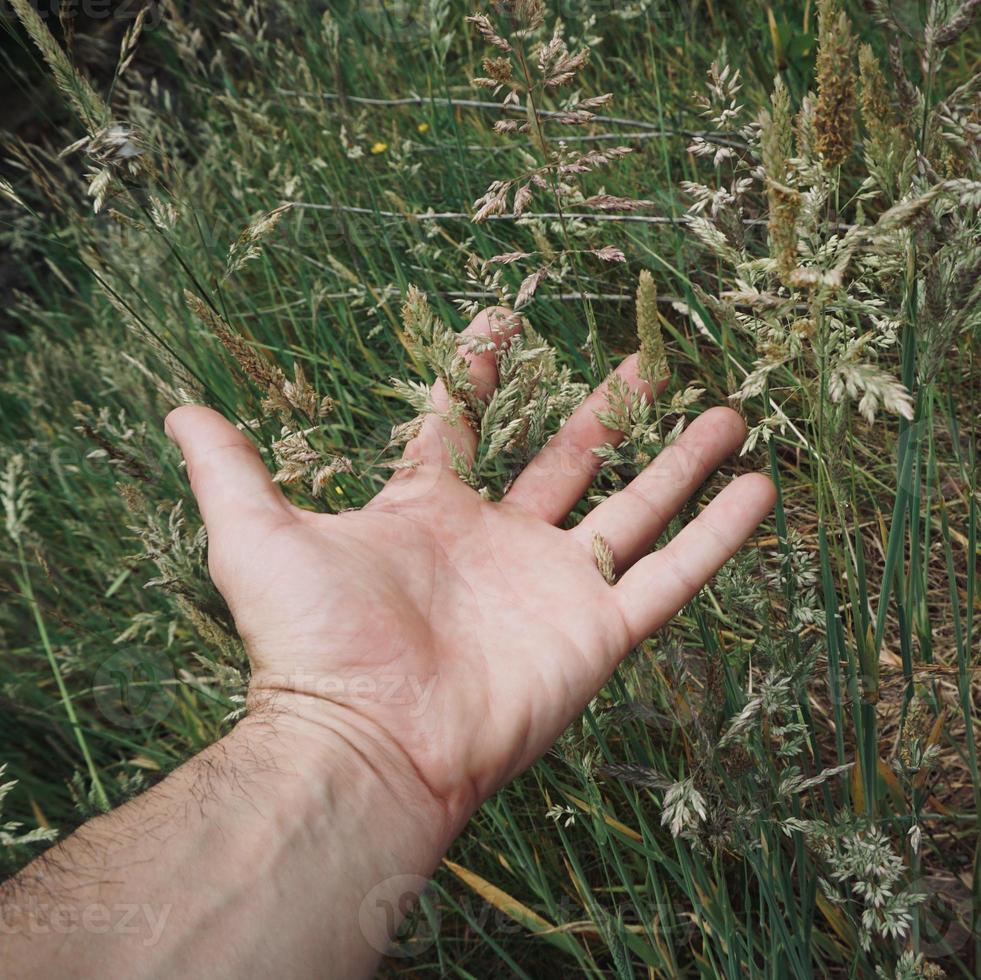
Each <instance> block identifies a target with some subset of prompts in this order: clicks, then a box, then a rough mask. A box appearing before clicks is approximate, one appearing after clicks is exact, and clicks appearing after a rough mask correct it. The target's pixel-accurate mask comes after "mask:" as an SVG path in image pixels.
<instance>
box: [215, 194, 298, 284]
mask: <svg viewBox="0 0 981 980" xmlns="http://www.w3.org/2000/svg"><path fill="white" fill-rule="evenodd" d="M292 207H293V205H292V204H281V205H280V206H279V207H278V208H273V209H272V210H271V211H266V212H264V213H263V214H260V215H258V216H256V217H255V218H253V219H252V221H250V222H249V224H248V225H247V226H246V228H245V229H244V230H243V231H242V234H241V235H239V236H238V238H237V239H236V240H235V241H234V242H232V244H231V247H230V248H229V249H228V261H227V263H226V266H225V274H224V276H223V277H222V278H223V279H227V278H228V277H229V276H232V275H234V274H235V273H236V272H238V271H239V270H240V269H241V268H242V266H244V265H245V264H246V262H251V261H253V260H254V259H257V258H259V256H260V255H261V254H262V240H263V239H264V238H265V237H266V236H267V235H270V234H272V232H273V231H274V230H275V228H276V226H277V225H278V224H279V222H280V219H281V218H282V217H283V215H284V214H286V212H287V211H289V210H290V209H291V208H292Z"/></svg>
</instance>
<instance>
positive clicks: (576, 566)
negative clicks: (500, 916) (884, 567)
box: [167, 311, 774, 843]
mask: <svg viewBox="0 0 981 980" xmlns="http://www.w3.org/2000/svg"><path fill="white" fill-rule="evenodd" d="M499 313H503V311H485V312H484V313H481V314H480V315H479V316H478V317H477V318H476V319H475V320H474V321H473V323H471V325H470V326H469V327H468V328H467V330H466V331H465V332H464V334H462V335H461V344H465V343H466V340H467V337H468V336H474V335H491V336H492V337H493V338H494V340H495V341H496V342H497V343H498V344H502V343H506V341H507V335H508V334H509V333H510V332H513V331H514V329H515V321H516V318H514V317H512V316H506V315H504V316H502V315H498V314H499ZM466 356H467V359H468V361H469V364H470V373H471V379H472V381H473V383H474V385H475V387H476V390H477V393H478V394H479V395H481V396H482V397H485V398H486V397H488V396H489V394H490V393H491V391H492V390H493V388H494V385H495V383H496V367H495V357H494V354H493V352H487V353H481V354H473V353H469V354H467V355H466ZM616 373H617V374H618V375H619V376H620V377H621V378H622V379H623V380H624V381H625V382H626V383H627V384H628V386H629V387H630V388H631V389H632V390H633V391H635V392H640V393H642V394H643V395H645V396H646V397H650V394H651V392H650V388H649V386H648V385H647V384H646V383H645V382H643V381H642V380H641V379H640V378H639V376H638V373H637V363H636V356H633V357H630V358H627V359H626V360H625V361H624V362H623V363H622V364H621V365H620V367H619V368H618V369H617V372H616ZM604 387H605V386H603V387H601V388H600V389H598V390H597V391H595V392H594V393H593V394H592V395H591V396H590V397H589V398H588V399H587V400H586V401H585V402H584V403H583V404H582V405H581V406H580V408H579V409H578V410H577V411H576V412H575V413H574V415H573V416H572V417H571V418H570V419H569V420H568V422H567V423H566V424H565V426H564V427H563V428H562V430H561V431H560V432H559V433H558V434H557V435H556V436H555V437H554V438H553V439H552V440H551V442H549V443H548V444H547V445H546V446H545V448H544V449H543V450H542V451H541V453H540V454H539V455H538V457H537V458H536V459H535V460H534V461H533V462H532V463H531V464H530V465H529V466H528V467H527V468H526V469H525V470H524V472H523V473H522V474H521V475H520V476H519V477H518V478H517V479H516V481H515V482H514V484H513V485H512V487H511V488H510V490H509V491H508V493H507V494H506V495H505V497H504V498H503V499H502V500H501V501H500V502H490V501H486V500H483V499H482V498H481V497H480V496H479V495H478V494H477V493H476V492H475V491H474V490H472V489H471V488H470V487H468V486H466V485H465V484H464V483H463V482H461V480H460V479H459V478H458V477H457V475H456V474H455V472H454V471H453V469H452V467H451V466H450V453H449V450H448V448H447V444H448V443H452V444H453V445H454V446H455V447H456V449H457V450H458V451H460V452H462V453H464V454H465V455H466V456H469V457H472V456H473V453H474V450H475V447H476V442H477V437H476V435H475V434H474V433H473V432H472V431H471V430H469V428H467V427H466V425H465V423H464V422H460V423H458V424H457V425H451V424H450V423H448V422H446V421H444V420H443V419H442V418H441V417H440V416H438V415H435V414H432V415H428V416H427V417H426V419H425V422H424V424H423V426H422V429H421V431H420V433H419V435H418V436H417V437H416V438H415V439H413V440H412V441H411V442H410V443H409V444H408V445H407V447H406V451H405V456H406V459H407V460H412V461H415V462H416V465H415V466H414V468H411V469H404V470H400V471H397V472H396V473H395V475H394V476H393V477H392V478H391V480H390V481H389V482H388V484H387V485H386V487H385V488H384V489H383V490H382V491H381V492H380V493H379V494H378V496H377V497H375V499H374V500H372V501H371V502H370V503H369V504H368V505H367V506H366V507H364V508H362V509H361V510H357V511H349V512H346V513H341V514H318V513H311V512H309V511H305V510H302V509H300V508H297V507H295V506H293V505H292V504H290V503H289V502H288V501H286V499H285V498H284V497H283V495H282V494H281V493H280V491H279V489H278V487H277V486H276V485H275V484H274V483H273V482H272V480H271V478H270V475H269V472H268V470H267V468H266V466H265V464H264V463H263V462H262V459H261V458H260V456H259V454H258V452H257V451H256V449H255V448H254V446H253V445H252V443H251V442H250V441H249V440H248V439H247V438H246V436H245V435H243V434H242V433H241V432H240V431H239V430H238V429H236V428H235V427H234V426H233V425H231V424H230V423H229V422H228V421H226V420H225V419H224V418H222V417H221V416H220V415H218V414H217V413H215V412H213V411H211V410H210V409H207V408H203V407H192V406H188V407H183V408H179V409H176V410H175V411H174V412H172V413H171V414H170V415H169V416H168V419H167V431H168V433H169V434H170V435H171V437H172V438H173V439H174V440H175V441H176V442H177V443H178V444H179V445H180V447H181V449H182V451H183V453H184V457H185V459H186V461H187V466H188V470H189V475H190V480H191V486H192V489H193V492H194V495H195V497H196V498H197V501H198V504H199V506H200V508H201V512H202V515H203V517H204V520H205V523H206V525H207V528H208V534H209V567H210V571H211V575H212V578H213V579H214V582H215V585H216V586H217V587H218V589H219V590H220V591H221V593H222V595H223V596H224V597H225V599H226V600H227V602H228V605H229V607H230V609H231V611H232V614H233V616H234V618H235V623H236V626H237V628H238V630H239V632H240V634H241V636H242V639H243V641H244V643H245V646H246V649H247V651H248V654H249V657H250V659H251V662H252V668H253V674H252V680H251V686H250V702H251V703H252V704H253V705H261V704H262V703H263V702H264V701H267V700H268V701H271V702H272V703H273V704H275V705H276V706H277V709H281V710H282V715H283V717H284V718H286V717H288V718H289V724H290V725H291V726H293V727H295V730H296V731H297V732H298V733H302V734H300V736H299V737H306V736H307V735H309V736H310V737H316V733H317V732H318V731H319V730H322V729H327V730H328V731H330V732H332V733H334V734H340V735H341V737H342V738H343V739H344V740H345V742H346V743H347V744H348V745H349V746H350V747H351V749H352V751H353V752H356V753H359V754H360V755H361V756H362V758H363V760H364V761H365V762H366V763H367V764H368V765H369V766H373V767H374V766H377V767H378V768H379V770H380V772H381V775H382V778H384V770H385V767H386V766H387V767H391V766H393V765H394V766H397V767H404V768H405V769H406V770H409V771H411V772H412V773H413V774H414V775H415V776H416V777H418V780H419V781H420V783H421V787H420V792H422V793H425V794H427V795H429V796H431V798H432V802H433V803H434V804H435V805H436V808H437V812H439V813H440V814H442V816H443V817H444V819H445V825H444V826H443V827H442V828H440V831H439V833H440V834H442V835H443V836H445V837H447V838H448V837H449V836H451V835H452V834H453V833H455V832H456V831H458V830H459V829H460V827H461V826H462V823H463V822H464V821H465V820H466V819H467V818H468V817H469V815H470V814H471V813H472V811H473V810H474V809H475V808H476V806H478V805H479V804H480V802H481V801H482V800H484V799H485V798H486V797H487V796H489V795H490V794H491V793H493V792H494V791H495V790H496V789H497V788H498V787H500V786H501V785H503V784H504V783H505V782H507V781H508V780H509V779H511V778H512V777H514V776H515V775H517V774H518V773H519V772H520V771H522V770H523V769H524V768H525V767H527V766H528V765H530V764H531V763H532V762H533V761H534V760H535V759H536V758H538V757H539V756H540V755H542V754H543V753H544V752H545V751H546V750H547V748H548V747H549V745H550V744H551V743H552V742H553V741H554V739H555V738H556V737H557V736H558V735H559V734H560V733H561V731H562V730H563V729H564V727H565V726H567V725H568V724H569V722H570V721H572V720H573V719H574V718H575V717H576V716H577V714H578V713H580V712H581V711H582V710H583V708H584V706H585V705H586V704H587V703H588V701H589V699H590V698H591V697H592V696H593V695H594V694H595V693H596V691H597V690H598V689H599V688H600V687H601V686H602V685H603V683H604V682H605V681H606V679H607V678H608V677H609V675H610V674H611V673H612V671H613V670H614V668H615V667H616V666H617V664H618V663H619V662H620V661H621V660H622V659H623V657H624V656H625V655H626V654H627V653H628V652H629V651H630V650H631V649H632V648H633V647H634V646H636V645H637V644H638V643H639V642H641V641H642V640H643V639H644V638H645V637H647V636H649V635H650V634H651V633H652V632H654V631H655V630H657V629H658V628H659V627H660V626H662V625H663V624H664V623H665V622H666V621H667V620H668V619H669V618H670V617H671V616H673V615H674V614H675V613H676V612H677V611H678V610H679V609H680V608H681V607H682V606H683V605H684V604H685V603H686V602H687V601H688V600H689V599H691V598H692V596H694V595H695V593H696V592H697V591H698V590H699V589H700V588H701V587H702V586H703V585H704V584H705V582H706V581H707V580H708V579H709V578H710V577H711V576H712V575H713V574H714V573H715V571H716V570H717V569H718V568H719V567H720V566H721V565H722V564H723V563H724V562H725V561H726V560H727V559H728V558H729V557H730V556H731V555H732V554H733V553H734V552H735V551H737V550H738V548H739V547H740V546H741V545H742V544H743V542H744V541H745V540H746V539H747V538H748V537H749V535H750V534H751V533H752V532H753V530H754V529H755V528H756V526H757V524H758V523H759V522H760V520H762V518H763V517H764V516H765V515H766V513H767V512H768V511H769V510H770V509H771V507H772V506H773V502H774V490H773V486H772V484H771V483H770V481H769V480H768V479H767V478H765V477H763V476H761V475H758V474H749V475H745V476H742V477H740V478H738V479H737V480H735V481H733V482H732V483H731V484H729V485H728V486H727V487H726V488H725V489H724V490H723V491H722V492H721V493H719V494H718V496H717V497H716V498H715V499H714V500H713V501H712V502H711V504H709V506H707V507H706V508H705V509H704V510H703V511H702V512H701V513H700V514H699V516H698V517H697V518H696V519H695V520H693V521H692V522H691V523H690V524H689V525H688V526H687V527H686V528H684V530H682V531H681V533H680V534H678V535H677V536H676V537H675V538H674V539H672V540H671V541H670V542H669V543H668V544H667V545H665V546H664V547H663V548H662V549H661V550H659V551H657V552H655V553H654V554H651V555H648V554H647V552H648V551H649V549H650V547H651V546H652V545H653V544H654V543H655V541H656V540H657V539H658V537H659V536H660V535H661V533H662V532H663V530H664V529H665V527H666V525H667V522H668V521H669V520H670V519H671V518H672V517H673V516H674V515H675V514H676V513H677V512H678V511H679V509H680V508H681V507H682V505H683V504H684V503H685V502H686V501H687V499H688V498H689V496H690V495H691V494H692V493H693V492H694V491H695V490H696V489H697V488H698V487H699V486H700V485H701V483H702V482H703V481H704V480H705V479H706V477H707V476H708V475H709V474H710V473H711V472H712V471H713V470H714V469H715V468H716V467H717V466H718V465H719V464H720V463H721V462H722V460H723V459H725V458H726V457H727V456H728V455H729V454H730V453H732V452H733V451H734V450H736V449H737V448H738V447H739V445H740V444H741V442H742V440H743V438H744V434H745V429H744V425H743V422H742V420H741V418H740V417H739V415H738V414H736V413H735V412H733V411H731V410H730V409H727V408H713V409H710V410H709V411H707V412H705V413H704V414H703V415H702V416H700V417H699V418H697V419H696V420H695V421H693V422H692V423H691V425H690V426H689V427H688V428H687V430H686V431H685V432H684V433H683V435H682V436H681V438H680V439H679V440H678V441H677V442H676V443H674V444H673V445H672V446H670V447H669V448H667V449H666V450H664V451H663V452H662V453H661V454H660V455H659V456H658V457H657V459H656V460H655V461H654V462H653V463H651V464H650V466H648V467H647V468H646V469H645V470H644V471H643V472H642V473H641V474H640V475H639V476H637V477H636V478H635V479H634V480H633V482H631V483H630V484H629V485H628V486H627V487H626V488H625V489H623V490H622V491H621V492H619V493H617V494H616V495H614V496H613V497H611V498H610V499H608V500H606V501H604V502H603V503H602V504H601V505H600V506H598V507H596V508H595V509H594V510H593V511H591V512H590V513H589V514H588V515H587V517H586V518H585V519H584V520H583V521H582V522H581V523H580V524H579V525H578V526H576V527H574V528H572V529H571V530H562V529H560V528H559V527H558V526H557V525H558V524H560V522H562V521H563V520H564V519H565V518H566V517H567V515H568V513H569V512H570V511H571V510H572V508H573V507H574V506H575V504H576V503H577V502H578V500H579V499H580V498H581V496H582V495H583V494H584V493H585V491H586V490H587V488H588V486H589V485H590V483H591V482H592V479H593V477H594V476H595V474H596V472H597V470H598V468H599V459H598V457H597V456H596V455H595V454H594V453H593V452H592V450H593V449H594V448H596V447H598V446H600V445H602V444H603V443H607V442H616V441H617V440H618V434H617V433H613V432H611V431H610V430H608V429H606V428H605V427H604V426H603V425H602V424H601V423H600V421H599V420H598V419H597V417H596V412H597V411H602V410H603V409H604V408H605V407H606V400H605V393H604ZM433 397H434V401H435V403H436V404H437V406H440V407H443V408H445V407H446V406H447V396H446V393H445V390H443V389H442V387H441V386H439V385H437V386H436V389H435V390H434V395H433ZM597 533H598V534H600V535H602V537H603V538H604V539H605V540H606V542H608V544H609V545H610V547H611V548H612V550H613V553H614V556H615V559H616V565H617V571H618V573H619V574H621V576H622V577H621V578H620V579H619V580H618V581H617V583H616V584H615V585H609V584H608V583H607V582H606V581H605V580H604V578H603V576H602V575H601V573H600V571H599V570H598V568H597V564H596V560H595V558H594V551H593V536H594V534H597ZM445 843H448V839H447V840H446V841H445Z"/></svg>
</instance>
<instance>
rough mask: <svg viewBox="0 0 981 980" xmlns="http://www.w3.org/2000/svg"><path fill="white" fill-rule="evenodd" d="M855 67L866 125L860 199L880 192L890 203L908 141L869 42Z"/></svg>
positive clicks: (862, 50)
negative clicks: (856, 67)
mask: <svg viewBox="0 0 981 980" xmlns="http://www.w3.org/2000/svg"><path fill="white" fill-rule="evenodd" d="M858 68H859V82H860V84H859V105H860V107H861V114H862V124H863V126H864V127H865V140H864V142H863V146H862V155H863V157H864V160H865V165H866V168H867V169H868V172H869V174H868V177H867V178H866V179H865V181H864V182H863V185H862V188H863V190H862V194H863V198H864V197H872V196H875V195H877V194H881V195H883V196H884V198H885V200H886V202H887V203H892V202H893V201H894V200H895V198H896V193H897V188H898V185H899V183H900V181H901V180H902V170H903V168H904V166H906V165H907V164H906V160H907V156H908V154H909V148H910V143H909V140H908V138H907V135H906V129H905V127H904V126H901V125H899V122H898V120H897V119H896V115H895V112H894V111H893V105H892V98H891V97H890V93H889V88H888V85H887V83H886V78H885V75H884V74H883V71H882V67H881V66H880V65H879V60H878V58H876V56H875V53H874V52H873V50H872V47H871V45H869V44H863V45H862V46H861V47H860V48H859V51H858Z"/></svg>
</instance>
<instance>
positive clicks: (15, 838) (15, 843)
mask: <svg viewBox="0 0 981 980" xmlns="http://www.w3.org/2000/svg"><path fill="white" fill-rule="evenodd" d="M6 774H7V763H5V762H4V763H0V848H3V849H4V851H13V850H14V849H15V848H20V847H27V846H28V845H30V844H37V843H40V842H43V841H52V840H55V838H57V836H58V831H57V830H56V829H54V828H53V827H35V828H34V829H33V830H25V829H24V825H23V824H22V823H20V822H19V821H16V820H4V819H3V801H4V800H5V799H6V797H7V796H8V795H9V793H10V791H11V790H12V789H13V788H14V787H15V786H16V785H17V780H16V779H11V780H8V781H7V782H4V781H3V780H4V777H5V776H6ZM0 857H6V854H3V855H0ZM4 863H5V862H2V861H0V865H2V864H4Z"/></svg>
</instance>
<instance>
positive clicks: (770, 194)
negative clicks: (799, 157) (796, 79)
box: [760, 75, 800, 282]
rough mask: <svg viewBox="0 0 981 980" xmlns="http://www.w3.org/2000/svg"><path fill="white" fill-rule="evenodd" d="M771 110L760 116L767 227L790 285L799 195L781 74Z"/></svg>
mask: <svg viewBox="0 0 981 980" xmlns="http://www.w3.org/2000/svg"><path fill="white" fill-rule="evenodd" d="M770 101H771V109H770V111H769V112H766V111H764V112H763V113H762V114H761V116H760V152H761V155H762V158H763V171H764V174H765V179H766V196H767V201H768V203H769V211H770V213H769V217H768V222H767V228H768V231H769V234H770V257H771V258H772V259H773V261H774V263H775V266H776V270H777V274H778V275H779V276H780V278H781V279H782V280H783V281H784V282H787V280H789V279H790V276H791V274H792V273H793V271H794V269H796V268H797V215H798V213H799V211H800V192H799V191H798V190H797V189H796V188H794V187H792V186H791V180H792V179H793V178H792V175H791V172H790V157H791V154H792V152H793V121H792V117H791V112H790V93H789V92H788V91H787V86H786V85H784V83H783V79H782V78H781V77H780V76H779V75H778V76H777V77H776V78H775V79H774V83H773V95H772V97H771V100H770Z"/></svg>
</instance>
